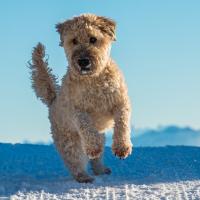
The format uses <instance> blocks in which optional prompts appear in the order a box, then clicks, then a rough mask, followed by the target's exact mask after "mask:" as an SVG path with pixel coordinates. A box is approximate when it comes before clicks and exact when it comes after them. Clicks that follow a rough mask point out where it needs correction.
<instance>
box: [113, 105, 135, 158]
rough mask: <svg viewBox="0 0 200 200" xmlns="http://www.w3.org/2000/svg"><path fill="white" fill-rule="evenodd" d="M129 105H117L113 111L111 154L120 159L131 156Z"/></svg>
mask: <svg viewBox="0 0 200 200" xmlns="http://www.w3.org/2000/svg"><path fill="white" fill-rule="evenodd" d="M130 110H131V109H130V105H129V103H123V104H121V105H118V106H117V107H116V108H115V111H114V121H115V126H114V134H113V144H112V150H113V153H114V154H115V155H116V156H118V157H119V158H120V159H121V158H126V157H127V156H128V155H130V154H131V151H132V143H131V138H130V132H131V131H130V112H131V111H130Z"/></svg>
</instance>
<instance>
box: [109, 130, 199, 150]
mask: <svg viewBox="0 0 200 200" xmlns="http://www.w3.org/2000/svg"><path fill="white" fill-rule="evenodd" d="M132 132H133V134H132V135H133V137H132V142H133V144H134V146H166V145H187V146H200V130H194V129H192V128H190V127H184V128H181V127H177V126H167V127H162V128H158V129H155V130H152V129H151V130H143V131H140V130H139V131H136V133H134V132H135V131H132ZM138 132H139V134H137V133H138ZM106 139H107V141H106V145H107V146H110V145H111V144H112V135H111V134H108V136H107V138H106Z"/></svg>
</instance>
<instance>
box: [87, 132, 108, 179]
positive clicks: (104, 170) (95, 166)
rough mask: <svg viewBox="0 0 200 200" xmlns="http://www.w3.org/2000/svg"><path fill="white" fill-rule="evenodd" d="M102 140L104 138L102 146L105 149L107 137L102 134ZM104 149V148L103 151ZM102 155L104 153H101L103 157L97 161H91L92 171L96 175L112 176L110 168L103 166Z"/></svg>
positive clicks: (96, 159)
mask: <svg viewBox="0 0 200 200" xmlns="http://www.w3.org/2000/svg"><path fill="white" fill-rule="evenodd" d="M101 138H102V141H103V142H102V145H103V147H104V144H105V135H104V134H102V135H101ZM103 147H102V149H103ZM102 154H103V151H102V152H101V156H100V157H99V158H95V159H91V160H90V163H91V167H92V170H93V172H94V174H95V175H101V174H111V170H110V169H109V168H108V167H106V166H104V165H103V161H102Z"/></svg>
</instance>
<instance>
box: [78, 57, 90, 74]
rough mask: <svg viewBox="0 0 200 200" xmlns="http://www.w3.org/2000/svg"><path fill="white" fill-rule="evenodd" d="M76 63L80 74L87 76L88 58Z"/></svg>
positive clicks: (88, 68)
mask: <svg viewBox="0 0 200 200" xmlns="http://www.w3.org/2000/svg"><path fill="white" fill-rule="evenodd" d="M77 63H78V66H79V68H80V71H81V73H82V74H87V73H88V72H89V71H90V70H91V62H90V60H89V58H80V59H78V61H77Z"/></svg>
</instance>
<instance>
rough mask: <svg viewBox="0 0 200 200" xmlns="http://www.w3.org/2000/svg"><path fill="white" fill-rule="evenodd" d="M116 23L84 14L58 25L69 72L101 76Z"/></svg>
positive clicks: (108, 54) (113, 38)
mask: <svg viewBox="0 0 200 200" xmlns="http://www.w3.org/2000/svg"><path fill="white" fill-rule="evenodd" d="M115 26H116V25H115V22H114V21H112V20H111V19H108V18H106V17H100V16H96V15H93V14H83V15H81V16H79V17H74V18H73V19H71V20H67V21H65V22H63V23H59V24H57V25H56V29H57V31H58V32H59V33H60V39H61V42H60V46H63V47H64V50H65V53H66V56H67V58H68V62H69V69H70V70H72V71H73V73H75V74H76V75H78V76H80V75H88V76H89V75H98V74H99V73H100V72H101V71H102V70H103V69H104V67H105V66H106V64H107V62H108V60H109V57H110V49H111V43H112V41H114V40H115Z"/></svg>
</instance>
